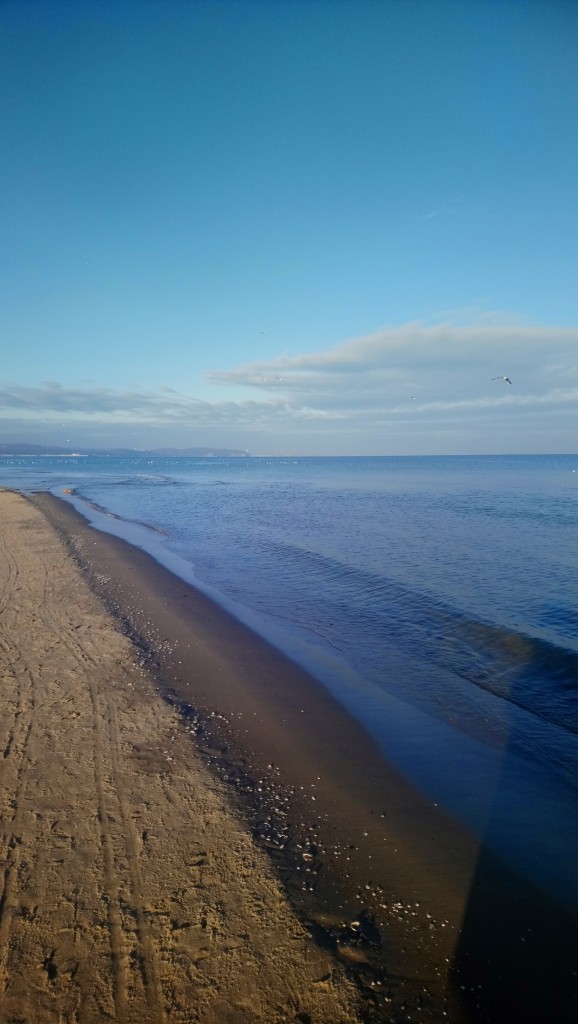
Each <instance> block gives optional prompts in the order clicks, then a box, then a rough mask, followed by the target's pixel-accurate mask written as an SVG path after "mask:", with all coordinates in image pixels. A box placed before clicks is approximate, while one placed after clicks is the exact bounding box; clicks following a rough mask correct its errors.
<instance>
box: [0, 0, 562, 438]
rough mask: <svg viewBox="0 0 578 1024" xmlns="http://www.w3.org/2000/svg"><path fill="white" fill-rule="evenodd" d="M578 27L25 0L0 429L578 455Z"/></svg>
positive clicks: (452, 17) (343, 10)
mask: <svg viewBox="0 0 578 1024" xmlns="http://www.w3.org/2000/svg"><path fill="white" fill-rule="evenodd" d="M577 44H578V8H577V7H576V6H575V5H572V4H557V3H554V4H552V3H551V2H540V0H536V2H532V0H529V2H528V3H525V4H520V3H518V2H514V0H503V2H501V3H500V4H495V3H493V2H491V0H460V2H457V0H437V2H430V3H423V2H421V0H391V2H389V3H383V4H379V3H374V2H371V0H358V2H356V3H355V4H354V3H346V2H342V0H333V2H330V0H318V2H316V3H310V2H305V0H291V2H289V0H286V2H284V0H270V2H268V3H263V2H261V0H214V2H208V0H207V2H205V0H195V2H181V0H163V2H157V0H143V2H139V3H137V2H125V0H114V2H107V0H99V2H98V3H94V4H93V3H68V2H56V0H42V2H37V0H30V2H28V3H26V4H22V3H19V2H10V0H7V2H4V3H3V4H2V5H1V7H0V59H1V61H2V67H3V79H4V90H3V94H2V96H1V97H0V109H1V111H2V114H1V118H2V128H3V137H4V143H5V144H4V147H3V153H2V155H1V156H0V168H1V175H2V185H3V188H2V191H3V195H4V197H5V207H6V209H5V216H4V232H3V236H4V245H3V247H2V256H1V259H2V279H3V282H4V297H3V302H2V306H1V311H0V329H1V332H2V339H3V341H2V354H3V359H2V367H1V370H0V442H3V443H6V442H9V441H15V442H30V443H37V444H53V445H60V446H68V445H70V446H72V447H87V446H90V447H130V448H159V447H168V446H172V447H182V448H186V447H202V446H205V447H206V446H214V447H221V448H237V449H247V450H249V451H250V452H251V453H253V454H256V455H268V454H271V455H285V454H292V455H308V454H311V455H317V454H318V455H323V454H330V455H331V454H344V455H356V454H360V455H372V454H376V455H378V454H384V455H388V454H400V455H406V454H460V453H464V454H470V453H471V454H476V453H477V454H485V453H492V452H517V453H521V454H524V453H537V454H540V453H548V452H553V453H558V452H559V453H572V452H576V451H577V449H578V443H577V440H576V403H577V400H578V317H577V310H576V280H577V276H578V275H577V272H578V247H577V243H576V238H577V234H578V232H577V227H578V182H577V177H576V168H577V167H578V135H577V133H576V130H575V128H576V103H577V99H578V63H577V62H576V60H575V54H576V49H577ZM503 377H509V378H510V379H511V382H512V383H511V384H509V383H508V382H507V381H505V380H503V379H499V378H503ZM494 378H498V379H494Z"/></svg>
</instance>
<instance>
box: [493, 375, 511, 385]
mask: <svg viewBox="0 0 578 1024" xmlns="http://www.w3.org/2000/svg"><path fill="white" fill-rule="evenodd" d="M492 380H505V382H506V384H509V385H510V386H511V385H512V381H511V380H510V378H509V377H492Z"/></svg>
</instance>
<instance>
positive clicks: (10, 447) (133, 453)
mask: <svg viewBox="0 0 578 1024" xmlns="http://www.w3.org/2000/svg"><path fill="white" fill-rule="evenodd" d="M27 455H28V456H37V457H38V456H43V455H44V456H51V457H53V458H54V457H60V458H62V457H76V458H85V457H87V456H89V455H100V456H106V455H110V456H116V457H119V458H120V457H123V458H134V459H138V458H150V457H154V458H162V457H166V458H171V459H173V458H184V459H191V458H193V459H194V458H217V459H225V458H226V459H248V458H250V457H251V453H250V452H248V451H246V450H245V449H241V448H82V449H81V451H78V452H77V451H73V450H72V449H71V448H61V447H59V446H58V445H50V446H48V445H43V444H0V456H18V457H19V458H21V457H22V456H27Z"/></svg>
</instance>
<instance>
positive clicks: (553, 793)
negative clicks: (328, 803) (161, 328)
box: [0, 455, 578, 909]
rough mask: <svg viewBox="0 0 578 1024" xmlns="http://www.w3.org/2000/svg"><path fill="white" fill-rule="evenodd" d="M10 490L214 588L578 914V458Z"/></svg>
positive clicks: (162, 469)
mask: <svg viewBox="0 0 578 1024" xmlns="http://www.w3.org/2000/svg"><path fill="white" fill-rule="evenodd" d="M0 484H1V485H3V486H8V487H12V488H16V489H18V490H20V491H23V492H25V493H29V492H34V491H38V490H46V491H50V492H52V493H53V494H55V495H57V496H59V497H61V498H63V499H64V500H67V501H69V502H70V503H71V504H72V505H74V506H75V507H76V508H77V509H78V510H79V511H80V512H81V513H82V514H83V515H84V516H86V517H87V518H88V519H89V521H90V522H91V523H92V525H93V526H94V527H95V528H96V529H99V530H104V531H106V532H108V533H112V534H115V535H117V536H120V537H122V538H124V539H125V540H127V541H129V542H131V543H133V544H137V545H139V546H140V547H141V548H143V549H145V550H146V551H148V552H149V553H150V554H151V555H152V557H153V558H155V559H156V560H157V561H158V562H160V563H162V564H163V565H165V566H166V567H167V568H169V569H170V570H171V571H172V572H174V573H176V574H177V575H179V576H181V577H182V578H183V579H185V580H187V581H188V582H189V583H192V584H194V585H195V586H196V587H198V588H199V589H201V590H202V591H204V592H205V593H207V594H208V595H210V596H211V597H212V598H213V599H214V600H216V601H217V602H218V603H219V604H220V605H222V606H223V607H224V608H226V609H228V610H229V611H231V612H232V613H233V614H234V615H235V616H237V617H238V618H239V619H240V620H242V621H243V622H245V623H246V624H247V625H249V626H250V627H251V628H252V629H254V630H255V631H256V632H258V633H259V634H261V635H262V636H263V637H264V638H266V639H267V640H268V641H269V642H271V643H272V644H274V645H275V646H276V647H278V648H279V649H281V650H282V651H284V652H285V653H286V654H287V655H289V656H290V657H291V658H292V659H293V660H294V661H296V662H297V663H299V664H300V665H302V666H303V667H305V668H306V669H308V670H309V671H310V673H312V674H313V675H314V676H315V677H316V678H317V679H318V681H319V682H320V683H321V684H322V685H323V686H325V687H326V688H327V689H328V690H329V691H330V692H331V693H332V694H333V696H334V697H336V698H337V700H338V701H339V702H340V703H341V704H342V705H343V706H344V707H345V708H346V709H347V710H348V711H349V713H350V714H351V715H352V716H354V717H355V718H357V719H358V720H359V721H360V722H361V723H362V724H363V725H364V726H365V727H366V729H367V730H368V731H369V732H370V733H371V734H372V735H373V737H374V738H375V740H376V741H377V743H378V744H379V746H380V748H381V750H382V752H383V756H384V758H386V759H387V760H388V761H389V762H390V763H392V764H393V765H394V766H395V768H396V769H397V770H398V771H399V772H400V773H401V774H402V775H403V776H405V778H406V779H407V780H408V781H409V782H410V783H411V784H412V785H413V786H414V787H415V788H417V789H418V790H419V791H420V792H421V793H422V794H423V795H424V797H425V798H426V799H427V800H428V801H431V802H432V803H433V804H437V805H438V807H440V808H443V809H444V810H445V811H446V812H447V813H449V814H450V815H452V816H454V817H455V818H457V819H458V820H460V821H461V822H462V823H463V824H464V825H465V826H466V827H467V828H468V829H470V830H471V831H473V832H474V833H475V834H476V836H479V837H480V841H481V842H483V844H484V848H486V849H489V850H490V851H491V852H492V853H494V854H495V855H496V856H497V857H498V858H500V859H501V860H503V861H504V862H505V863H507V864H508V865H509V866H510V867H512V868H513V869H515V870H516V871H517V872H519V873H521V874H522V875H523V876H524V877H526V878H527V879H529V880H530V881H532V882H533V883H535V884H537V885H538V886H540V887H541V888H542V889H543V890H544V891H546V892H548V893H550V894H554V895H556V896H557V897H559V898H560V899H563V901H564V903H565V904H566V905H568V904H572V905H573V906H575V908H577V909H578V867H577V865H578V856H577V852H578V455H575V456H573V455H539V456H538V455H535V456H534V455H526V456H513V455H512V456H504V455H501V456H498V455H495V456H490V455H489V456H451V457H383V458H377V457H376V458H373V457H366V458H362V457H359V458H357V457H343V458H329V457H320V458H264V457H263V458H256V457H248V458H227V459H222V458H215V457H213V458H153V457H144V456H141V457H135V458H115V457H111V456H106V457H105V456H102V457H101V456H98V457H97V456H86V457H83V456H67V457H57V456H53V457H47V456H42V457H36V456H28V457H15V456H12V457H3V458H0ZM65 490H72V491H73V493H72V494H65V493H64V491H65Z"/></svg>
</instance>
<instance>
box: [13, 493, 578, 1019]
mask: <svg viewBox="0 0 578 1024" xmlns="http://www.w3.org/2000/svg"><path fill="white" fill-rule="evenodd" d="M32 500H33V503H34V504H35V506H36V507H37V508H39V509H41V510H42V511H43V512H44V514H45V515H46V516H47V518H48V520H49V521H50V522H51V523H52V525H53V526H54V527H55V528H56V530H57V532H58V534H59V535H60V536H61V538H62V539H63V540H64V542H65V544H66V546H67V548H68V550H69V552H70V553H71V554H72V555H73V557H74V559H75V561H76V562H77V564H78V565H79V566H80V568H81V570H82V572H83V575H84V577H85V578H86V579H87V580H88V581H89V583H90V585H91V587H92V589H93V590H94V591H95V592H96V593H97V594H98V595H99V596H100V597H101V599H102V600H103V601H104V603H105V605H106V607H107V608H108V609H109V610H110V611H112V612H113V614H114V615H115V617H116V618H117V620H118V621H119V622H120V623H121V625H122V629H123V631H124V632H125V633H126V634H127V635H128V636H129V637H130V638H131V639H132V641H133V642H134V643H135V644H136V645H137V647H138V649H139V652H140V657H141V659H142V662H143V664H146V666H147V668H148V670H149V671H152V673H153V676H154V678H155V679H156V680H157V685H158V688H159V693H160V694H161V695H162V696H163V697H164V699H165V700H166V701H168V702H169V703H171V704H172V705H173V707H174V708H176V710H177V711H178V712H179V714H180V715H181V716H183V717H184V718H186V719H187V720H188V721H189V722H190V723H192V724H193V726H194V731H195V733H196V737H197V744H198V748H199V749H200V751H201V753H202V755H203V757H204V759H205V760H206V762H207V763H208V764H209V765H211V766H212V768H213V770H214V771H215V772H216V773H218V774H219V775H220V777H221V778H222V779H225V780H226V781H227V782H228V783H229V786H230V793H231V798H232V800H233V801H234V802H235V803H236V805H237V806H239V807H241V809H242V812H243V814H244V815H245V817H247V818H248V819H249V821H250V822H251V825H252V828H253V833H254V835H255V837H256V838H257V839H258V841H259V842H260V843H261V844H262V846H263V848H264V849H265V850H266V851H267V853H268V855H269V856H270V858H271V860H272V862H273V864H274V865H275V868H276V870H277V872H278V875H279V877H280V878H281V879H282V880H283V883H284V885H285V886H286V890H287V892H288V894H289V896H290V899H291V901H292V903H293V905H294V906H295V908H296V909H297V911H298V913H299V915H300V916H301V918H302V920H305V921H306V922H308V925H309V927H310V931H311V934H312V936H313V938H314V939H315V941H316V942H318V943H319V944H321V945H323V946H324V947H326V948H329V949H331V950H332V951H333V953H334V954H335V956H336V957H337V958H338V959H339V960H340V962H341V963H344V964H347V965H348V966H349V967H350V969H351V970H352V971H353V973H354V976H355V978H356V981H357V983H358V984H359V985H360V987H361V991H362V993H363V997H364V1003H365V1013H366V1017H367V1020H375V1021H390V1020H391V1021H395V1022H397V1021H400V1020H405V1019H411V1020H421V1021H429V1022H432V1024H433V1022H434V1021H435V1022H439V1021H441V1020H450V1021H454V1022H456V1024H461V1022H469V1021H478V1020H479V1021H492V1022H498V1021H500V1022H501V1021H512V1020H515V1021H520V1022H522V1021H527V1022H535V1024H538V1022H542V1021H547V1020H548V1021H550V1020H552V1021H558V1022H564V1024H566V1022H568V1024H570V1022H576V1021H578V991H577V983H578V978H577V976H576V974H575V971H576V970H578V968H577V966H576V965H577V962H578V926H577V922H576V918H575V915H573V914H572V913H570V912H569V911H566V910H565V908H563V907H561V906H556V905H554V904H553V903H552V901H550V900H548V899H546V898H545V897H543V896H542V894H541V893H540V892H538V891H537V890H535V889H533V888H532V887H530V886H528V885H526V884H525V883H522V882H521V881H520V880H519V879H517V878H514V877H513V876H511V875H510V873H509V872H508V871H506V870H505V869H503V867H502V866H501V865H500V864H499V863H497V862H496V860H495V859H494V858H493V857H492V856H491V855H490V854H489V853H488V852H487V851H486V850H484V849H483V848H480V843H479V841H477V840H475V839H474V837H473V836H470V835H468V834H467V833H466V831H465V830H464V829H462V828H461V827H460V826H458V825H457V824H456V823H455V822H453V821H452V820H451V819H450V818H448V817H447V816H446V815H444V814H443V813H442V812H441V811H440V810H439V809H438V808H436V807H434V806H432V805H431V803H428V802H426V801H425V800H423V799H422V798H421V797H420V796H419V794H417V793H416V792H415V791H414V790H413V789H412V788H411V787H409V786H408V785H407V784H406V783H405V782H404V780H403V779H402V778H400V777H399V775H398V774H397V773H396V772H395V771H394V770H393V769H392V768H391V767H389V766H388V765H387V764H386V763H385V761H384V759H383V757H382V755H381V754H380V752H379V751H378V750H377V748H376V746H375V744H374V742H373V741H372V739H371V738H370V737H369V736H368V734H367V733H366V732H365V731H364V730H363V729H362V728H361V726H359V725H358V724H357V723H356V722H355V721H354V720H352V719H351V717H350V716H349V715H348V714H347V713H346V712H345V711H344V710H343V709H342V708H341V707H340V705H339V704H338V703H337V702H336V701H335V700H334V699H333V698H332V697H331V696H330V695H329V694H328V692H327V691H326V690H325V689H324V688H323V687H322V686H321V685H320V684H318V683H317V681H316V680H314V679H312V678H311V677H310V676H309V675H308V674H307V673H306V672H304V671H303V670H302V669H300V668H299V667H298V666H296V665H295V664H294V663H293V662H291V661H290V660H289V659H288V658H286V657H285V656H283V655H282V654H280V653H279V652H278V651H276V650H275V649H274V648H273V647H271V646H270V645H268V644H267V643H266V642H265V641H263V640H262V639H261V638H259V637H258V636H256V635H255V634H254V633H253V632H252V631H251V630H249V629H247V628H246V627H245V626H243V625H242V624H240V623H239V622H238V621H237V620H235V619H234V618H233V617H232V616H230V615H229V614H228V613H227V612H225V611H224V610H223V609H221V608H219V607H218V606H217V605H215V604H214V603H213V602H212V601H211V600H210V599H208V598H207V597H205V596H204V595H203V594H201V593H200V592H199V591H196V590H195V589H194V588H192V587H190V586H188V585H187V584H186V583H184V582H183V581H181V580H180V579H178V578H177V577H175V576H173V575H172V574H171V573H169V572H168V571H167V570H165V569H164V568H163V567H162V566H159V565H158V564H157V563H155V562H154V560H153V559H151V558H150V557H149V556H148V555H147V554H146V553H144V552H143V551H141V550H140V549H138V548H136V547H132V546H131V545H129V544H126V543H125V542H124V541H121V540H118V539H117V538H114V537H112V536H108V535H106V534H102V533H98V532H97V531H95V530H93V529H91V528H90V527H89V526H87V524H86V523H85V521H84V520H83V519H82V517H81V516H80V515H78V514H77V513H76V512H75V510H74V509H73V508H72V507H71V506H70V505H69V504H67V503H65V502H63V501H59V500H58V499H56V498H54V497H52V496H51V495H47V494H41V495H37V496H35V497H34V498H33V499H32Z"/></svg>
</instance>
